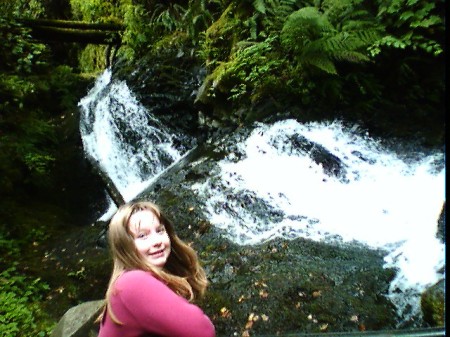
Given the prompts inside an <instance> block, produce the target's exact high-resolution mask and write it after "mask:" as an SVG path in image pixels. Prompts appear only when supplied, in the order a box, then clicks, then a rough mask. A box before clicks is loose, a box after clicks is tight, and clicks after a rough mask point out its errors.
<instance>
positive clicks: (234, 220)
mask: <svg viewBox="0 0 450 337" xmlns="http://www.w3.org/2000/svg"><path fill="white" fill-rule="evenodd" d="M356 131H358V130H357V127H353V128H347V129H346V128H344V127H343V125H342V124H341V123H340V122H333V123H330V124H324V123H311V124H308V125H301V124H299V123H297V122H296V121H293V120H286V121H282V122H278V123H275V124H273V125H264V124H260V125H259V127H257V128H256V129H255V130H253V132H252V133H251V135H250V136H249V137H248V138H247V139H246V140H245V141H244V142H242V143H240V144H239V145H238V147H237V151H236V152H234V153H231V154H229V155H228V157H227V158H225V159H224V160H222V161H221V162H220V163H219V167H220V173H219V174H218V177H216V178H214V179H210V180H209V181H208V182H206V183H205V184H202V185H197V186H195V189H196V190H197V191H198V193H199V194H200V195H202V197H203V199H204V200H207V207H208V210H209V214H210V220H211V223H213V224H214V225H215V226H218V227H219V228H221V229H223V232H224V235H225V236H227V237H228V238H229V239H230V240H232V241H234V242H236V243H238V244H252V245H254V244H259V243H261V242H264V241H267V240H270V239H273V238H276V237H284V238H291V239H292V238H296V237H303V238H309V239H312V240H316V241H321V242H327V241H328V242H333V243H338V242H352V241H354V242H358V243H362V244H364V245H367V246H368V247H372V248H381V249H383V250H385V251H386V256H385V267H386V268H390V267H393V268H396V269H398V271H399V272H398V275H397V276H396V278H395V280H393V282H392V283H391V286H390V291H389V297H390V299H391V300H392V302H393V303H394V304H395V305H396V307H397V308H398V312H399V315H400V317H403V318H404V319H405V320H409V319H412V318H413V317H415V316H416V317H417V315H419V316H420V294H421V293H422V292H423V291H424V290H425V289H426V287H427V286H430V285H432V284H434V283H435V282H437V281H438V280H439V279H441V278H443V277H444V275H443V274H442V272H439V271H440V270H441V269H443V267H444V266H445V255H444V254H445V245H444V244H443V243H441V242H440V241H439V240H438V239H437V238H436V232H437V220H438V218H439V215H440V212H441V208H442V206H443V203H444V201H445V178H444V176H445V172H444V155H443V153H437V154H433V155H425V154H423V153H418V152H413V153H411V152H410V154H409V155H405V156H403V157H400V156H399V155H397V154H396V153H394V152H392V151H390V150H388V149H386V148H383V146H382V145H381V144H380V143H379V142H377V141H375V140H374V139H371V138H370V137H368V136H358V135H357V132H356ZM299 144H303V145H299ZM320 151H323V152H327V153H329V154H330V156H329V157H328V164H329V165H328V167H325V166H323V165H322V163H320V162H319V163H318V160H317V158H314V156H315V157H317V156H320ZM234 196H240V197H236V198H235V197H234ZM244 198H247V199H253V200H256V199H259V200H260V199H262V200H264V201H265V203H266V204H268V205H270V208H268V212H267V214H265V215H263V216H262V217H261V214H255V212H253V208H252V207H251V203H252V201H250V202H243V200H242V199H244ZM269 217H271V218H272V220H269V221H268V218H269Z"/></svg>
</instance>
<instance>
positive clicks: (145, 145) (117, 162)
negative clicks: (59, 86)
mask: <svg viewBox="0 0 450 337" xmlns="http://www.w3.org/2000/svg"><path fill="white" fill-rule="evenodd" d="M79 106H80V108H81V112H82V113H81V121H80V130H81V137H82V141H83V147H84V150H85V152H87V153H89V154H90V155H91V156H92V157H93V158H95V159H96V160H97V161H98V162H99V163H100V165H101V168H102V170H103V171H104V172H105V173H106V174H107V175H108V176H109V177H110V178H111V180H112V181H113V182H114V184H115V186H116V188H117V189H118V190H119V192H120V193H121V195H122V196H123V198H124V199H125V201H129V200H131V199H133V198H134V197H135V196H136V195H137V194H138V193H139V192H141V191H142V190H143V189H144V188H145V187H147V186H148V185H149V184H150V183H151V181H152V179H155V178H156V177H157V176H158V174H160V173H161V172H162V171H163V170H164V169H166V168H167V167H168V166H170V165H171V164H173V163H175V162H176V161H178V160H179V159H180V158H181V157H182V153H181V152H180V151H179V150H177V149H176V148H175V147H174V145H173V144H174V140H175V138H176V136H175V135H173V134H171V133H170V132H169V131H168V130H166V129H165V128H164V125H161V123H160V122H159V121H158V120H157V119H156V118H155V117H154V116H153V115H152V114H151V113H150V112H149V111H147V109H146V108H145V107H144V106H143V105H142V104H140V103H139V102H138V101H137V99H136V97H135V96H134V94H133V93H132V92H131V90H130V89H129V88H128V86H127V84H126V83H125V82H124V81H111V71H110V70H107V71H105V72H104V73H103V74H102V75H101V76H100V77H99V78H98V79H97V81H96V83H95V86H94V87H93V88H92V89H91V90H90V91H89V93H88V94H87V95H86V96H85V97H84V98H83V99H81V101H80V103H79ZM110 204H111V207H110V210H109V211H108V212H107V213H106V214H105V215H104V216H103V218H108V217H109V216H110V215H111V213H112V212H114V211H115V210H116V207H115V206H114V205H113V203H112V202H111V203H110Z"/></svg>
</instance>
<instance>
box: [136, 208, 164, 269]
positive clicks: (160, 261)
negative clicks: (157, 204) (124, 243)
mask: <svg viewBox="0 0 450 337" xmlns="http://www.w3.org/2000/svg"><path fill="white" fill-rule="evenodd" d="M128 226H129V228H130V232H131V233H132V235H133V237H134V244H135V245H136V248H137V250H138V251H139V253H140V254H141V255H142V256H143V257H144V258H145V259H146V260H147V262H148V263H149V264H151V265H153V266H155V267H157V268H163V267H164V265H165V264H166V262H167V259H168V258H169V255H170V238H169V235H168V234H167V232H166V228H165V227H164V225H163V224H161V223H160V222H159V219H158V217H157V216H156V215H155V214H154V213H153V212H152V211H151V210H142V211H138V212H136V213H134V214H133V215H131V217H130V221H129V222H128Z"/></svg>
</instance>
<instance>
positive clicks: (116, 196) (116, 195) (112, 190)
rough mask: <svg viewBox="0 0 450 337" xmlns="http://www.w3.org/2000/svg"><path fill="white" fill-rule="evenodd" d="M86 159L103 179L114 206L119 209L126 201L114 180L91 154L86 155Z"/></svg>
mask: <svg viewBox="0 0 450 337" xmlns="http://www.w3.org/2000/svg"><path fill="white" fill-rule="evenodd" d="M85 156H86V159H87V160H88V161H89V163H90V164H91V165H92V168H93V169H94V171H95V173H97V175H98V176H99V177H100V178H101V179H102V181H103V182H104V184H105V189H106V191H107V192H108V195H109V196H110V197H111V199H112V200H113V202H114V204H115V205H116V206H117V207H119V206H121V205H123V204H124V203H125V199H124V198H123V196H122V194H121V193H120V191H119V190H118V189H117V187H116V185H115V184H114V182H113V181H112V179H111V178H110V177H109V176H108V174H107V173H106V172H105V171H104V170H103V169H102V166H101V164H100V162H99V161H98V160H97V159H95V158H94V157H92V156H91V155H90V154H87V153H85Z"/></svg>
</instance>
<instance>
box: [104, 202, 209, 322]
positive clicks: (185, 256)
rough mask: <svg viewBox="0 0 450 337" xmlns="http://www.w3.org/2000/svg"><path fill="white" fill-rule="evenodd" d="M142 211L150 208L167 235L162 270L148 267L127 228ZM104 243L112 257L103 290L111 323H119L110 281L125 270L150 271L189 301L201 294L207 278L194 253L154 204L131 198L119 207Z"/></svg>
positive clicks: (112, 281) (114, 280) (112, 286)
mask: <svg viewBox="0 0 450 337" xmlns="http://www.w3.org/2000/svg"><path fill="white" fill-rule="evenodd" d="M143 210H150V211H152V212H153V213H154V214H155V215H156V216H157V217H158V218H159V221H160V222H161V224H163V225H164V227H165V229H166V231H167V234H168V235H169V239H170V244H171V253H170V255H169V258H168V259H167V262H166V265H165V266H164V268H162V269H159V268H156V267H154V266H152V265H151V264H149V263H148V262H146V261H145V259H144V258H143V257H142V255H141V254H139V252H138V250H137V248H136V246H135V243H134V237H133V235H132V233H131V231H130V229H129V220H130V217H131V215H133V214H134V213H137V212H139V211H143ZM108 242H109V247H110V251H111V255H112V259H113V271H112V275H111V278H110V280H109V284H108V289H107V291H106V298H105V306H106V310H107V311H108V314H109V315H110V317H111V319H112V320H113V321H114V322H115V323H118V324H121V322H120V321H119V320H118V319H117V317H116V316H115V315H114V313H113V312H112V310H111V306H110V305H108V304H109V300H110V298H111V295H112V293H113V289H114V283H115V282H116V280H117V279H118V278H119V276H120V275H122V273H123V272H125V271H127V270H134V269H139V270H144V271H147V272H150V273H152V274H153V275H154V276H155V277H156V278H158V279H159V280H161V281H162V282H164V283H165V284H167V286H168V287H169V288H171V289H172V290H173V291H174V292H176V293H177V294H179V295H180V296H183V297H184V298H186V299H187V300H189V301H193V300H194V299H195V298H197V297H201V296H202V295H203V294H204V292H205V290H206V287H207V285H208V281H207V279H206V274H205V271H204V270H203V268H202V266H201V265H200V262H199V260H198V257H197V253H196V252H195V251H194V249H192V248H191V247H190V246H189V245H187V244H186V243H185V242H183V241H182V240H181V239H180V238H179V237H178V236H177V235H176V233H175V229H174V227H173V225H172V223H171V222H170V221H169V220H168V219H167V218H166V217H165V216H164V214H163V213H162V212H161V210H160V209H159V207H158V206H156V205H155V204H154V203H152V202H149V201H135V202H129V203H126V204H124V205H122V206H120V207H119V209H118V210H117V212H116V213H115V214H114V216H113V217H112V219H111V221H110V223H109V230H108ZM104 314H105V310H103V314H101V315H100V317H99V318H98V320H97V321H100V320H101V319H102V317H103V315H104Z"/></svg>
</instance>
